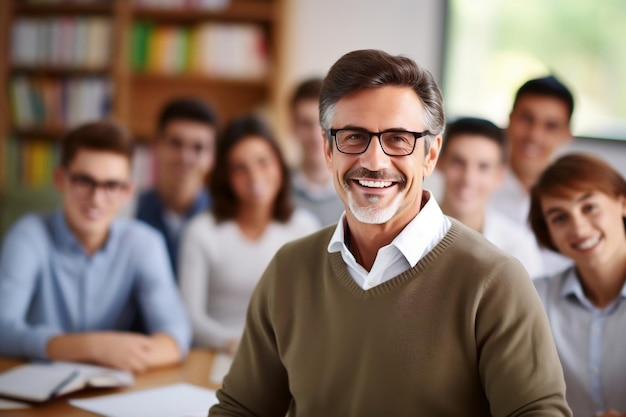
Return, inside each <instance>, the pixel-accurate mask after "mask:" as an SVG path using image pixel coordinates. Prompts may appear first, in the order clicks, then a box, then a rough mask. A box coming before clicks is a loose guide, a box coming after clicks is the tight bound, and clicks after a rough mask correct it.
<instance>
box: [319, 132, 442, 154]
mask: <svg viewBox="0 0 626 417" xmlns="http://www.w3.org/2000/svg"><path fill="white" fill-rule="evenodd" d="M329 133H330V136H331V137H333V138H335V143H336V144H337V150H338V151H339V152H341V153H345V154H349V155H358V154H362V153H364V152H365V151H366V150H367V148H368V147H369V146H370V142H371V141H372V137H373V136H376V137H378V142H380V147H381V148H382V149H383V152H384V153H385V154H386V155H389V156H406V155H411V154H412V153H413V151H414V150H415V143H416V142H417V139H419V138H421V137H423V136H427V135H430V134H431V133H430V132H429V131H428V130H425V131H423V132H410V131H407V130H386V131H384V132H368V131H367V130H365V129H355V128H351V129H330V130H329Z"/></svg>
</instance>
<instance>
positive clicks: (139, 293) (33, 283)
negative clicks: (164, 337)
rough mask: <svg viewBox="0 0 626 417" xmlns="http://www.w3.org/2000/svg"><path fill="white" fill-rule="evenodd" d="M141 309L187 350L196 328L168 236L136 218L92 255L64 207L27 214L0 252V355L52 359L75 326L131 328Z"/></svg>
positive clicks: (117, 227) (155, 328)
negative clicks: (50, 353)
mask: <svg viewBox="0 0 626 417" xmlns="http://www.w3.org/2000/svg"><path fill="white" fill-rule="evenodd" d="M139 312H140V313H141V315H142V317H143V318H144V321H145V324H146V330H147V331H148V333H160V332H165V333H168V334H169V335H170V336H172V337H173V338H174V339H175V340H176V342H177V343H178V346H179V348H180V350H181V352H182V353H183V354H185V353H186V352H187V350H188V348H189V344H190V341H191V331H190V326H189V323H188V320H187V316H186V312H185V309H184V306H183V303H182V300H181V297H180V295H179V292H178V289H177V287H176V284H175V281H174V278H173V276H172V270H171V267H170V264H169V262H168V257H167V251H166V249H165V244H164V242H163V238H162V237H161V236H160V234H159V233H158V232H157V231H156V230H154V229H152V228H151V227H149V226H147V225H144V224H142V223H141V222H139V221H136V220H129V219H119V220H116V221H114V222H113V224H112V225H111V227H110V230H109V235H108V237H107V240H106V243H105V244H104V246H103V247H102V248H101V249H100V250H98V251H97V252H95V253H94V254H92V255H88V254H87V253H86V252H85V251H84V250H83V248H82V246H81V245H80V243H79V242H78V240H77V239H76V237H75V236H74V234H73V233H72V232H71V230H70V229H69V227H68V225H67V223H66V221H65V217H64V215H63V212H62V211H61V210H58V211H56V212H55V213H54V214H52V215H46V216H43V215H28V216H25V217H24V218H22V219H21V220H19V221H18V222H17V223H16V224H15V225H14V226H13V227H12V228H11V229H10V230H9V232H8V233H7V234H6V236H5V238H4V242H3V246H2V252H1V253H0V355H7V356H21V357H28V358H41V359H43V358H46V346H47V344H48V342H49V340H50V339H51V338H52V337H53V336H55V335H58V334H62V333H69V332H86V331H104V330H127V329H129V327H130V325H131V323H132V321H133V319H134V317H135V316H136V314H137V313H139Z"/></svg>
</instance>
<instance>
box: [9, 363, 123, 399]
mask: <svg viewBox="0 0 626 417" xmlns="http://www.w3.org/2000/svg"><path fill="white" fill-rule="evenodd" d="M133 383H134V378H133V375H132V374H131V373H129V372H125V371H120V370H117V369H111V368H105V367H101V366H95V365H87V364H82V363H75V362H62V361H57V362H46V363H38V362H34V363H28V364H25V365H20V366H16V367H15V368H11V369H9V370H8V371H5V372H2V373H0V396H3V397H9V398H14V399H21V400H26V401H32V402H41V401H46V400H49V399H51V398H54V397H58V396H61V395H64V394H68V393H70V392H74V391H78V390H81V389H83V388H86V387H102V388H108V387H127V386H130V385H132V384H133Z"/></svg>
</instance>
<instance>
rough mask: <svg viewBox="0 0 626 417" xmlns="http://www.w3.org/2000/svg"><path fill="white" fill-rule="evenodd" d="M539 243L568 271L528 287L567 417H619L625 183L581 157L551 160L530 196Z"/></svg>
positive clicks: (625, 358)
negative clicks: (540, 312) (546, 325)
mask: <svg viewBox="0 0 626 417" xmlns="http://www.w3.org/2000/svg"><path fill="white" fill-rule="evenodd" d="M529 217H530V223H531V225H532V229H533V231H534V232H535V234H536V235H537V239H538V240H539V242H540V243H541V244H542V245H544V246H545V247H547V248H549V249H551V250H553V251H558V252H560V253H561V254H563V255H565V256H567V257H568V258H569V259H571V260H572V261H573V262H574V266H572V267H570V268H569V269H567V270H566V271H564V272H561V273H559V274H556V275H554V276H551V277H547V278H543V279H540V280H536V281H534V283H535V286H536V288H537V291H538V293H539V296H540V298H541V300H542V301H543V304H544V306H545V309H546V312H547V313H548V319H549V320H550V325H551V326H552V333H553V335H554V339H555V342H556V346H557V349H558V352H559V356H560V359H561V364H562V365H563V371H564V373H565V383H566V385H567V392H566V394H567V401H568V403H569V405H570V407H571V409H572V411H573V412H574V416H580V417H591V416H594V415H595V416H605V417H611V416H622V417H624V416H626V396H625V395H624V393H625V392H626V355H625V354H624V346H625V345H626V285H625V283H626V181H625V180H624V178H623V177H622V176H620V174H619V173H618V172H616V171H615V170H614V169H613V168H612V167H611V166H610V165H609V164H607V163H606V162H604V161H603V160H601V159H598V158H596V157H593V156H589V155H583V154H570V155H566V156H563V157H561V158H559V159H557V160H556V161H555V162H554V163H553V164H552V165H550V166H549V167H548V168H547V169H546V170H545V171H544V172H543V174H542V175H541V177H540V178H539V180H538V182H537V183H536V184H535V185H534V187H533V188H532V191H531V205H530V216H529Z"/></svg>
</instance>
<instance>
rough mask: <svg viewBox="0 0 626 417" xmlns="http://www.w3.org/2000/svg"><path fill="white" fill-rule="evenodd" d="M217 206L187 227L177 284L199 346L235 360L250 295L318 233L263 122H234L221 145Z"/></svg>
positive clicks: (214, 178)
mask: <svg viewBox="0 0 626 417" xmlns="http://www.w3.org/2000/svg"><path fill="white" fill-rule="evenodd" d="M209 190H210V193H211V197H212V199H213V206H212V209H211V210H210V211H209V212H205V213H203V214H201V215H198V216H197V217H196V218H194V219H193V220H192V221H191V222H190V223H189V225H188V226H187V228H186V230H185V233H184V236H183V239H182V242H181V249H180V252H179V280H180V287H181V292H182V295H183V299H184V301H185V304H186V306H187V308H188V311H189V316H190V320H191V323H192V326H193V331H194V344H195V345H196V346H203V347H210V348H214V349H218V350H223V351H226V352H229V353H234V351H235V350H236V348H237V346H238V343H239V338H240V337H241V333H242V332H243V328H244V324H245V313H246V310H247V306H248V302H249V300H250V297H251V295H252V291H253V289H254V287H255V285H256V283H257V281H258V280H259V278H260V277H261V274H262V273H263V271H264V269H265V267H266V266H267V264H268V263H269V261H270V259H271V258H272V257H273V255H274V254H275V253H276V251H277V250H278V249H279V248H280V246H282V245H283V244H285V243H287V242H289V241H290V240H293V239H296V238H299V237H302V236H304V235H306V234H309V233H311V232H313V231H315V230H317V229H318V228H319V224H318V222H317V220H316V219H315V217H313V215H312V214H310V213H308V212H306V211H304V210H302V209H294V207H293V205H292V203H291V199H290V194H289V193H290V179H289V170H288V167H287V164H286V162H285V160H284V158H283V156H282V154H281V151H280V148H279V146H278V144H277V143H276V141H275V139H274V137H273V135H272V133H271V131H270V129H269V128H268V127H267V126H266V125H265V123H263V122H262V121H261V120H260V119H259V118H256V117H254V116H242V117H239V118H237V119H235V120H233V121H232V122H231V123H230V124H229V125H228V126H227V127H226V129H225V130H224V132H223V133H222V135H221V137H220V138H219V139H218V143H217V155H216V165H215V168H214V170H213V173H212V175H211V178H210V182H209Z"/></svg>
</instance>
